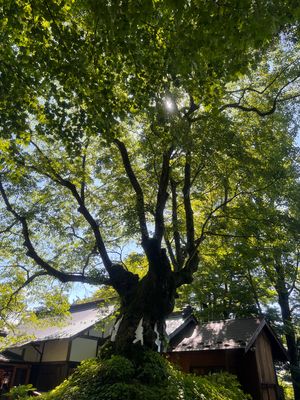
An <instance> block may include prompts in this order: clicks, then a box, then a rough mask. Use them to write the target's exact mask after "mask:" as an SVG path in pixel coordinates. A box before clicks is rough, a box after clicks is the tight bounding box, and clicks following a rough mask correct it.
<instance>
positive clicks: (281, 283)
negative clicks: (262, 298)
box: [275, 263, 300, 400]
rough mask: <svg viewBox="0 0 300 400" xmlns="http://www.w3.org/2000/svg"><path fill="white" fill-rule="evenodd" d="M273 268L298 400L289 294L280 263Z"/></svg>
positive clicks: (299, 368) (299, 375)
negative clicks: (275, 274)
mask: <svg viewBox="0 0 300 400" xmlns="http://www.w3.org/2000/svg"><path fill="white" fill-rule="evenodd" d="M275 268H276V272H277V282H276V291H277V293H278V303H279V306H280V310H281V316H282V322H283V326H284V334H285V338H286V344H287V348H288V354H289V357H290V372H291V378H292V382H293V389H294V394H295V400H300V366H299V360H298V354H297V343H296V334H295V329H294V325H293V321H292V315H291V309H290V304H289V292H288V290H287V287H286V283H285V278H284V271H283V267H282V265H281V263H277V265H276V267H275Z"/></svg>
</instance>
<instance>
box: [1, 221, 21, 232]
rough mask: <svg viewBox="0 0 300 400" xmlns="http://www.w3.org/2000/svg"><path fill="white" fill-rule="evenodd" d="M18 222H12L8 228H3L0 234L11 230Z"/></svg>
mask: <svg viewBox="0 0 300 400" xmlns="http://www.w3.org/2000/svg"><path fill="white" fill-rule="evenodd" d="M16 223H17V222H16V221H14V222H12V223H11V224H10V225H9V226H8V227H7V228H4V229H2V230H1V231H0V234H1V233H7V232H9V231H10V230H11V228H13V227H14V226H15V225H16Z"/></svg>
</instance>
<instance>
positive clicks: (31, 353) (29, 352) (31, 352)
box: [24, 346, 41, 362]
mask: <svg viewBox="0 0 300 400" xmlns="http://www.w3.org/2000/svg"><path fill="white" fill-rule="evenodd" d="M39 350H40V348H39ZM40 357H41V355H40V353H39V352H38V351H37V350H36V349H35V348H33V347H32V346H27V347H25V351H24V360H25V361H33V362H38V361H40Z"/></svg>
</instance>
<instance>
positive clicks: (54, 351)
mask: <svg viewBox="0 0 300 400" xmlns="http://www.w3.org/2000/svg"><path fill="white" fill-rule="evenodd" d="M68 343H69V341H68V340H63V339H59V340H52V341H49V342H46V344H45V347H44V352H43V358H42V361H65V360H66V359H67V354H68Z"/></svg>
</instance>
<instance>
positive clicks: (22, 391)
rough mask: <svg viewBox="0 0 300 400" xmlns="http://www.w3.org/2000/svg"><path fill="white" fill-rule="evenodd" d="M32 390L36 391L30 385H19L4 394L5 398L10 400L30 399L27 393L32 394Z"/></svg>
mask: <svg viewBox="0 0 300 400" xmlns="http://www.w3.org/2000/svg"><path fill="white" fill-rule="evenodd" d="M33 390H36V388H34V387H33V386H32V384H31V383H30V384H29V385H19V386H15V387H13V388H11V389H10V391H9V392H8V393H6V394H5V396H7V398H9V399H10V400H27V399H32V397H30V395H29V394H28V393H30V392H32V391H33Z"/></svg>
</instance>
